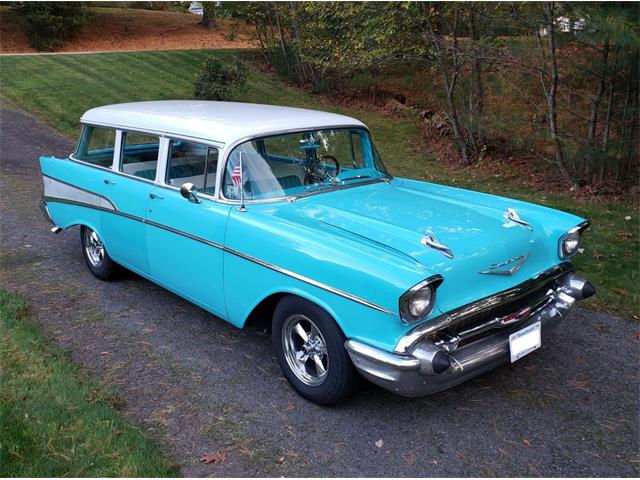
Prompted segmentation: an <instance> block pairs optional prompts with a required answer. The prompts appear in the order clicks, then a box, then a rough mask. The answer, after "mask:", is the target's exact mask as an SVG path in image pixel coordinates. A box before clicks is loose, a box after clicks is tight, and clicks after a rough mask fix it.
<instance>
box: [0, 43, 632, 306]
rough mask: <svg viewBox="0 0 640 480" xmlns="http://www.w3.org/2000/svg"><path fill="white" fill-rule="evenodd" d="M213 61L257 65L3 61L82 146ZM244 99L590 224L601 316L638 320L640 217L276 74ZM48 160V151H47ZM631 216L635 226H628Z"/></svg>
mask: <svg viewBox="0 0 640 480" xmlns="http://www.w3.org/2000/svg"><path fill="white" fill-rule="evenodd" d="M209 55H216V56H218V57H219V58H221V59H228V58H230V57H232V56H240V57H244V58H247V59H248V58H250V54H249V53H248V52H238V51H229V50H226V51H215V52H212V51H204V50H198V51H172V52H135V53H103V54H93V55H56V56H17V57H0V98H1V99H3V100H5V101H8V102H9V103H11V104H15V105H16V106H19V107H20V108H23V109H25V110H27V111H29V112H32V113H34V114H35V115H37V116H38V117H40V118H41V119H42V120H43V121H44V122H46V123H47V124H49V125H51V126H52V127H54V128H56V129H57V130H59V131H61V132H62V133H64V134H65V135H67V136H69V137H70V138H74V137H75V136H76V134H77V132H78V130H79V123H78V120H79V118H80V116H81V115H82V113H83V112H84V111H85V110H87V109H88V108H91V107H93V106H97V105H104V104H109V103H118V102H127V101H136V100H159V99H186V98H191V84H192V82H193V80H194V78H195V77H196V75H197V73H198V71H199V69H200V66H201V64H202V63H203V62H204V60H205V59H206V58H207V57H208V56H209ZM237 100H243V101H248V102H260V103H272V104H278V105H290V106H297V107H310V108H319V109H324V110H329V111H334V112H338V113H343V114H347V115H351V116H354V117H357V118H359V119H361V120H362V121H364V122H365V123H366V124H367V125H369V127H370V128H371V130H372V132H373V135H374V138H375V140H376V144H377V146H378V149H379V150H380V152H381V154H382V156H383V158H384V159H385V163H386V165H387V167H388V168H389V170H390V171H391V173H393V174H394V175H398V176H407V177H412V178H418V179H425V180H429V181H434V182H438V183H444V184H449V185H456V186H460V187H463V188H471V189H474V190H480V191H484V192H490V193H496V194H501V195H507V196H511V197H515V198H519V199H523V200H527V201H531V202H535V203H539V204H544V205H547V206H550V207H554V208H559V209H562V210H566V211H569V212H572V213H575V214H577V215H580V216H583V217H586V218H589V219H590V220H591V221H592V224H593V227H592V229H591V230H590V231H589V233H588V234H587V235H586V237H585V242H584V247H585V253H584V254H582V255H579V256H578V257H577V258H576V259H575V264H576V267H577V269H578V270H580V271H581V272H583V273H584V274H585V275H586V276H588V277H589V278H590V279H591V280H592V281H593V282H594V284H595V285H596V287H597V289H598V294H597V296H596V297H593V299H592V300H590V301H589V304H590V305H591V306H592V307H593V308H598V309H605V310H608V311H611V312H614V313H618V314H621V315H624V316H627V317H632V316H633V317H635V318H638V314H639V310H640V288H638V286H639V280H640V279H639V273H638V272H639V258H638V253H639V248H640V243H639V240H638V238H639V225H640V224H639V217H638V209H637V208H632V207H629V206H624V205H622V204H619V203H615V202H604V201H577V200H575V199H574V198H572V197H570V196H568V195H561V194H552V193H546V194H541V193H540V192H536V193H533V192H530V191H527V190H526V189H523V188H522V186H521V185H519V184H517V183H514V182H513V181H505V179H504V178H500V177H495V176H492V175H489V174H486V173H483V172H481V171H480V170H477V169H474V168H470V169H464V170H462V169H461V170H457V169H452V168H450V167H447V166H443V165H442V164H439V163H438V162H436V161H435V160H434V158H432V157H431V156H430V154H429V152H428V151H424V149H423V148H420V145H421V143H422V142H421V139H420V135H421V134H420V130H419V129H418V127H417V126H416V124H415V123H414V121H413V120H411V119H389V118H388V117H385V116H382V115H381V114H379V113H378V112H375V111H373V110H368V109H366V108H343V107H338V106H335V105H333V104H331V103H330V101H329V100H328V99H327V98H325V97H322V96H319V95H311V94H308V93H306V92H304V91H303V90H301V89H298V88H294V87H291V86H288V85H287V84H285V83H283V82H282V81H281V80H279V79H278V78H277V77H275V76H274V75H272V74H269V73H265V72H260V71H258V70H257V69H254V70H252V72H251V74H250V76H249V81H248V85H247V88H246V89H245V91H244V92H242V93H241V94H240V95H239V96H238V98H237ZM43 153H47V152H43ZM625 217H630V218H631V220H626V219H625Z"/></svg>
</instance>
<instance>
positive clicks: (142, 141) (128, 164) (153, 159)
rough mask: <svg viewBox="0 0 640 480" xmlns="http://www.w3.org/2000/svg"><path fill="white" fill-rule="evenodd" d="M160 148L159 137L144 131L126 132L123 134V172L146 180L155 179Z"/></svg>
mask: <svg viewBox="0 0 640 480" xmlns="http://www.w3.org/2000/svg"><path fill="white" fill-rule="evenodd" d="M159 149H160V139H159V138H158V137H155V136H153V135H147V134H144V133H133V132H124V133H123V134H122V163H121V170H122V172H124V173H128V174H129V175H133V176H136V177H140V178H144V179H146V180H155V178H156V170H157V168H158V151H159Z"/></svg>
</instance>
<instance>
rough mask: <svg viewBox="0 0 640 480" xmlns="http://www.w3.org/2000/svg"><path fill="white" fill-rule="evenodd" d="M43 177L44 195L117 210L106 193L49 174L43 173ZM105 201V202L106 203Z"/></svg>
mask: <svg viewBox="0 0 640 480" xmlns="http://www.w3.org/2000/svg"><path fill="white" fill-rule="evenodd" d="M42 179H43V183H44V196H45V197H47V198H62V199H67V200H73V201H76V202H80V203H83V204H88V205H94V206H96V207H100V208H104V209H109V210H117V209H116V206H115V205H114V203H113V202H112V201H111V200H109V199H108V198H107V197H105V196H104V195H100V194H99V193H95V192H92V191H91V190H87V189H84V188H81V187H77V186H75V185H72V184H70V183H68V182H65V181H63V180H59V179H57V178H54V177H50V176H49V175H42ZM103 202H105V203H104V205H103Z"/></svg>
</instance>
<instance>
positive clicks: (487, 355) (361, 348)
mask: <svg viewBox="0 0 640 480" xmlns="http://www.w3.org/2000/svg"><path fill="white" fill-rule="evenodd" d="M594 293H595V289H594V288H593V286H592V285H591V283H590V282H588V281H587V280H585V279H583V278H581V277H579V276H578V275H576V274H575V273H573V272H567V273H564V274H563V275H562V276H561V277H559V278H558V281H557V288H555V289H552V290H550V291H549V293H548V295H547V298H546V300H545V301H544V302H543V303H542V304H541V306H540V307H539V308H538V309H537V310H534V311H533V312H531V315H530V316H529V317H527V318H526V320H523V321H521V322H518V323H517V325H513V326H511V325H510V326H509V328H505V329H501V330H498V329H497V330H496V331H495V333H491V334H490V335H489V336H483V337H482V338H480V339H478V340H476V341H472V342H471V343H468V344H466V345H463V346H460V347H459V348H457V349H455V350H453V351H449V352H447V351H445V349H443V348H441V347H440V346H438V345H436V344H435V343H433V342H432V341H430V340H429V339H428V338H427V337H428V335H425V336H423V337H422V338H419V339H417V340H416V341H414V342H413V343H412V344H411V346H410V347H409V348H408V349H407V351H406V353H391V352H387V351H384V350H381V349H378V348H376V347H372V346H370V345H367V344H364V343H361V342H358V341H356V340H352V339H350V340H347V341H346V342H345V348H346V349H347V351H348V352H349V355H350V357H351V360H352V361H353V364H354V365H355V367H356V368H357V369H358V371H359V372H360V374H361V375H362V376H363V377H365V378H366V379H368V380H369V381H371V382H372V383H375V384H377V385H380V386H381V387H383V388H386V389H387V390H390V391H392V392H395V393H397V394H399V395H403V396H406V397H419V396H423V395H428V394H430V393H435V392H438V391H440V390H444V389H447V388H450V387H453V386H454V385H457V384H459V383H462V382H464V381H466V380H469V379H470V378H473V377H475V376H476V375H479V374H481V373H484V372H486V371H488V370H491V369H493V368H495V367H497V366H499V365H502V364H504V363H507V362H509V361H510V351H509V336H510V335H511V334H512V333H513V332H514V331H517V330H519V329H522V328H525V327H527V326H529V325H532V324H534V323H536V322H540V323H541V325H542V332H543V338H544V335H545V334H546V333H547V332H548V331H549V329H550V328H551V327H554V326H555V325H557V324H558V322H559V321H560V319H562V318H563V317H565V316H566V315H567V314H568V312H569V311H570V310H571V308H572V307H573V305H574V304H575V302H576V301H577V300H582V299H584V298H587V297H589V296H591V295H593V294H594Z"/></svg>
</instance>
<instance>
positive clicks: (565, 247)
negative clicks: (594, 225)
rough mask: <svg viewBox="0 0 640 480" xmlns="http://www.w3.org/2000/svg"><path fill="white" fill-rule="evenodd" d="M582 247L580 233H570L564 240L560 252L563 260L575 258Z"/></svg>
mask: <svg viewBox="0 0 640 480" xmlns="http://www.w3.org/2000/svg"><path fill="white" fill-rule="evenodd" d="M579 246H580V234H579V233H578V232H569V233H568V234H567V235H565V237H564V238H563V239H562V244H561V245H560V250H561V253H562V258H569V257H573V256H574V255H575V254H576V253H577V252H578V247H579Z"/></svg>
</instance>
